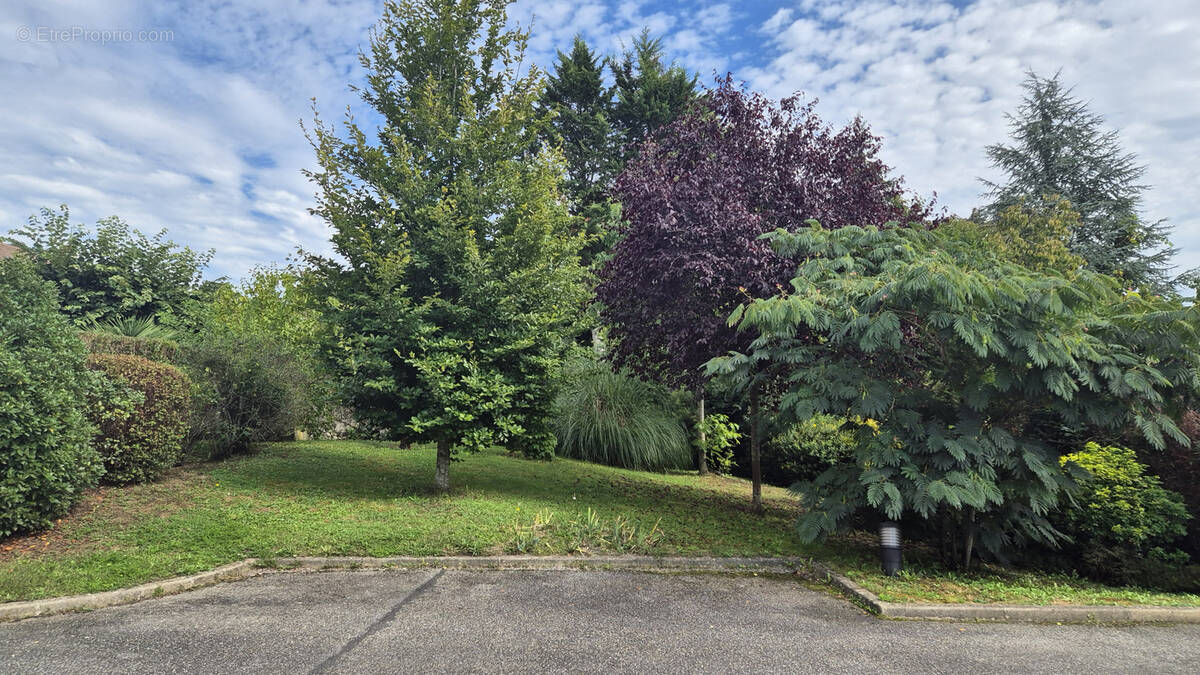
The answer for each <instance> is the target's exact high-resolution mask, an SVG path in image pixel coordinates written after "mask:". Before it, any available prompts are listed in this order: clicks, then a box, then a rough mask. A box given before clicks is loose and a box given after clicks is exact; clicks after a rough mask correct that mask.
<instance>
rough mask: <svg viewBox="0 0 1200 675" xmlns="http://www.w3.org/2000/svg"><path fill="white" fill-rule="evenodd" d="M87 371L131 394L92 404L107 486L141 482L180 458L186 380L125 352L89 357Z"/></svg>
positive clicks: (174, 371) (168, 368)
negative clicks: (96, 412)
mask: <svg viewBox="0 0 1200 675" xmlns="http://www.w3.org/2000/svg"><path fill="white" fill-rule="evenodd" d="M88 367H90V368H92V369H93V370H97V371H100V372H102V373H104V374H105V375H106V376H107V377H109V378H110V379H112V380H113V381H114V382H117V383H119V384H123V385H125V386H126V387H128V389H129V390H130V391H131V393H132V394H135V395H133V396H129V395H126V396H124V397H114V398H110V399H109V400H108V401H107V402H104V403H102V405H100V406H97V408H98V410H99V413H100V414H99V415H98V419H97V424H98V427H99V429H100V433H99V435H98V436H97V437H96V441H95V446H96V450H97V451H98V452H99V453H100V456H101V458H103V460H104V467H105V470H106V472H105V475H104V480H105V482H108V483H114V484H125V483H144V482H146V481H151V480H154V479H155V478H157V477H159V476H160V475H161V474H162V472H163V471H165V470H166V469H167V468H169V467H171V466H174V465H175V463H176V462H178V461H179V459H180V457H181V456H182V454H183V440H184V437H185V436H186V434H187V426H188V414H189V405H188V403H189V398H190V391H191V382H190V381H189V380H188V377H187V376H186V375H184V374H183V372H182V371H180V370H179V369H178V368H176V367H174V366H171V365H167V364H165V363H157V362H154V361H151V360H149V359H145V358H142V357H140V356H132V355H129V354H92V355H91V356H89V357H88Z"/></svg>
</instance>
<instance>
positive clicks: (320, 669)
mask: <svg viewBox="0 0 1200 675" xmlns="http://www.w3.org/2000/svg"><path fill="white" fill-rule="evenodd" d="M445 573H446V570H441V571H439V572H438V573H437V574H435V575H433V576H432V577H430V578H429V579H428V580H426V581H425V583H423V584H421V585H420V586H417V587H416V588H414V589H413V590H412V592H411V593H409V594H408V595H406V596H404V598H403V599H401V600H400V602H397V603H396V606H395V607H392V608H391V609H390V610H388V613H387V614H384V615H383V616H381V617H379V618H378V619H376V620H375V623H373V624H371V625H370V626H368V627H367V629H366V630H365V631H363V632H362V634H361V635H359V636H357V637H355V638H353V639H351V640H350V641H349V642H347V643H346V644H344V645H342V648H341V649H339V650H337V652H336V653H335V654H333V655H331V656H330V657H329V658H327V659H325V660H324V661H322V662H321V663H319V664H317V666H316V667H315V668H313V669H312V670H311V671H309V675H317V673H327V672H329V669H330V668H332V667H333V666H334V665H335V664H336V663H337V662H338V660H340V659H341V658H342V657H343V656H345V655H346V654H347V653H349V652H350V650H351V649H354V648H355V647H357V646H358V644H359V643H360V642H362V641H363V640H365V639H367V638H369V637H371V636H372V635H374V634H375V633H377V632H378V631H379V630H380V629H381V628H383V626H384V624H386V623H388V622H389V621H391V620H392V619H394V618H396V615H397V614H399V613H400V609H401V608H402V607H404V606H405V605H407V604H408V603H409V602H412V601H413V600H415V599H416V598H417V596H419V595H421V594H422V593H424V592H425V591H427V590H429V589H430V587H432V586H433V584H434V582H436V581H437V580H438V578H440V577H441V576H442V575H443V574H445Z"/></svg>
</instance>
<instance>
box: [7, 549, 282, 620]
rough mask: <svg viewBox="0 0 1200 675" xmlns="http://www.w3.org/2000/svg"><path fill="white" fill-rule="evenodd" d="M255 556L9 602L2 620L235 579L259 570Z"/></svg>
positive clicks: (120, 601) (94, 606)
mask: <svg viewBox="0 0 1200 675" xmlns="http://www.w3.org/2000/svg"><path fill="white" fill-rule="evenodd" d="M258 571H259V570H258V568H257V567H256V566H255V561H254V560H253V559H247V560H242V561H240V562H235V563H231V564H229V565H223V566H221V567H218V568H216V569H214V570H209V571H207V572H201V573H199V574H192V575H190V576H186V577H175V578H174V579H166V580H164V581H154V582H151V583H148V584H142V585H140V586H133V587H132V588H120V589H117V590H115V591H105V592H103V593H89V594H87V595H69V596H66V597H62V598H48V599H46V600H29V601H27V602H6V603H4V604H0V621H16V620H18V619H29V618H32V617H35V616H47V615H50V614H62V613H64V612H81V611H87V610H92V609H100V608H102V607H113V606H115V605H128V604H130V603H134V602H138V601H140V600H149V599H150V598H158V597H162V596H164V595H174V594H175V593H183V592H184V591H190V590H193V589H196V588H203V587H205V586H212V585H214V584H219V583H221V582H223V581H235V580H237V579H245V578H246V577H249V576H253V575H254V574H256V573H257V572H258Z"/></svg>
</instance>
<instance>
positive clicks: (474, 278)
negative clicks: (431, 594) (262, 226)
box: [310, 0, 585, 490]
mask: <svg viewBox="0 0 1200 675" xmlns="http://www.w3.org/2000/svg"><path fill="white" fill-rule="evenodd" d="M507 4H508V2H506V1H505V0H487V1H483V0H460V1H457V2H456V1H451V0H421V1H414V2H392V3H388V4H387V5H386V7H385V9H384V13H383V16H382V18H381V19H380V21H379V23H378V24H377V25H376V27H375V29H374V31H373V33H372V37H371V43H370V46H369V48H368V49H367V50H366V51H365V52H364V53H363V55H362V57H361V60H362V63H363V66H364V67H365V68H366V70H367V85H366V86H365V87H364V88H363V89H362V90H361V93H362V96H363V100H364V101H366V102H367V103H368V104H369V105H371V106H372V107H373V108H375V110H376V111H377V112H378V114H379V117H380V120H381V125H380V127H379V129H378V130H377V131H376V133H375V134H372V137H374V138H378V142H377V143H374V144H373V143H372V141H371V140H369V138H368V133H367V132H366V131H364V130H363V129H361V128H360V127H359V126H358V124H357V123H356V122H355V121H354V120H353V119H347V120H346V122H345V124H344V125H343V129H344V132H345V135H344V136H341V135H339V134H338V133H337V130H336V129H335V128H333V127H329V126H326V125H324V124H323V123H322V122H321V121H320V119H319V118H318V119H317V121H316V124H315V126H314V128H313V129H312V133H311V135H310V137H311V140H312V142H313V145H314V147H315V148H316V151H317V159H318V162H319V164H320V169H319V170H318V171H315V172H312V173H311V174H310V177H311V179H312V180H313V181H314V182H315V183H316V184H317V186H318V188H319V193H318V203H319V206H318V207H317V209H315V213H317V214H319V215H321V216H322V217H324V218H325V219H326V220H327V221H328V222H329V224H330V225H331V226H332V228H333V236H332V241H333V246H334V248H335V250H336V251H337V253H338V254H339V255H340V256H341V258H342V259H341V260H328V259H326V260H321V259H315V260H314V263H315V264H316V266H317V269H318V271H319V273H320V274H321V275H322V276H323V279H324V281H323V284H324V287H323V293H325V294H326V296H327V307H328V313H329V315H330V318H331V319H332V321H333V322H334V324H335V325H337V326H338V327H339V329H340V331H341V333H340V336H339V339H338V347H337V349H336V360H337V363H338V366H339V368H340V370H341V371H342V374H343V376H344V378H345V381H346V383H347V389H346V393H347V395H348V398H349V400H350V401H351V402H352V403H353V405H354V407H355V409H356V411H357V413H358V414H359V415H360V416H361V418H362V419H363V421H364V422H366V423H368V424H370V425H371V426H373V427H374V428H376V429H377V430H379V431H380V432H381V433H382V434H384V435H386V436H388V437H391V438H396V439H406V440H421V441H432V442H436V443H437V446H438V457H437V471H436V474H435V481H436V484H437V487H438V488H440V489H443V490H444V489H448V487H449V464H450V459H451V456H452V454H453V453H454V452H455V451H456V450H467V451H471V450H478V449H480V448H483V447H485V446H488V445H491V444H503V445H505V446H507V447H508V448H510V449H512V450H518V451H522V452H525V453H527V454H529V455H532V456H548V455H550V454H551V453H552V451H553V449H554V442H555V441H554V436H553V434H552V433H551V431H550V427H549V416H550V408H551V404H552V400H553V393H554V386H555V375H556V373H557V372H558V371H559V366H560V361H561V354H562V352H563V350H564V349H565V346H566V344H567V342H568V340H569V337H570V335H571V330H572V323H573V321H574V316H575V314H576V313H577V310H578V307H579V306H580V304H581V303H582V302H583V301H584V299H585V290H584V289H585V286H584V284H583V283H582V281H583V275H584V271H583V268H582V267H581V266H580V264H579V249H580V246H581V243H582V237H580V236H578V235H573V234H571V232H570V215H569V214H568V212H567V208H566V204H565V200H564V199H563V198H562V196H561V194H560V192H559V182H560V176H561V175H562V172H563V165H562V159H561V156H560V155H558V154H557V153H556V152H554V151H552V150H550V149H547V148H544V147H541V146H539V144H538V143H537V139H538V138H540V137H541V134H542V133H543V132H544V131H545V128H546V125H547V119H546V117H547V116H546V115H545V114H544V113H542V112H539V110H538V106H537V101H538V100H539V98H540V96H541V92H542V87H543V78H542V75H541V73H539V72H538V71H537V69H536V68H532V67H530V68H529V69H528V70H526V71H525V72H521V68H522V67H523V66H522V63H523V61H522V59H523V55H524V50H525V43H526V38H527V35H526V34H525V33H522V32H520V31H516V30H511V29H509V28H507V27H506V21H507V19H506V6H507ZM531 148H533V150H531Z"/></svg>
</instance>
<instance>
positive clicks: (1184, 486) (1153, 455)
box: [1138, 410, 1200, 559]
mask: <svg viewBox="0 0 1200 675" xmlns="http://www.w3.org/2000/svg"><path fill="white" fill-rule="evenodd" d="M1179 429H1180V430H1181V431H1183V433H1184V434H1186V435H1187V437H1188V440H1189V441H1190V447H1189V446H1187V445H1183V444H1182V443H1178V442H1174V441H1172V442H1170V443H1168V444H1167V450H1166V451H1165V452H1162V451H1158V450H1155V449H1153V448H1144V449H1143V448H1139V452H1138V458H1139V459H1140V460H1141V461H1143V462H1145V463H1146V465H1147V466H1149V467H1150V470H1151V471H1152V472H1153V473H1155V474H1157V475H1158V476H1159V477H1160V478H1161V480H1162V482H1163V486H1164V487H1166V488H1167V489H1168V490H1171V491H1174V492H1178V493H1179V494H1180V495H1181V496H1182V497H1183V502H1184V504H1185V505H1187V509H1188V513H1189V514H1191V516H1192V519H1191V525H1190V526H1189V527H1188V533H1187V536H1186V537H1185V538H1184V540H1183V542H1182V544H1181V547H1182V548H1183V550H1185V551H1187V552H1188V553H1189V554H1191V556H1192V558H1193V559H1200V412H1197V411H1195V410H1189V411H1187V413H1185V414H1184V415H1183V419H1182V420H1181V421H1180V423H1179Z"/></svg>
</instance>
